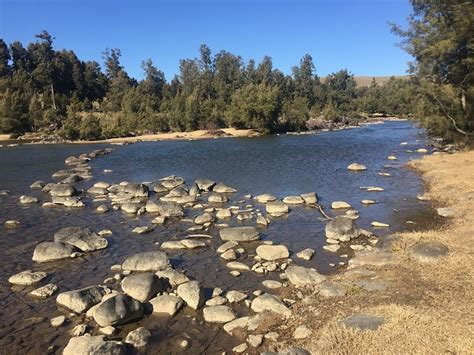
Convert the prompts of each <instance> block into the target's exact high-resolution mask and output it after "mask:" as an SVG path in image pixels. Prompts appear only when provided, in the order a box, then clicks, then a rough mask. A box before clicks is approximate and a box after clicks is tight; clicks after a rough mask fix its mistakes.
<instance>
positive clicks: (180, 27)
mask: <svg viewBox="0 0 474 355" xmlns="http://www.w3.org/2000/svg"><path fill="white" fill-rule="evenodd" d="M410 10H411V8H410V5H409V3H408V0H313V1H310V0H293V1H292V0H253V1H251V0H202V1H197V0H196V1H191V0H175V1H172V0H155V1H152V0H129V1H125V0H113V1H112V0H95V1H92V0H0V37H1V38H3V39H4V40H5V41H6V42H7V43H11V42H13V41H14V40H19V41H21V42H22V43H23V44H26V43H28V42H30V41H32V40H34V34H36V33H39V32H40V31H41V30H43V29H46V30H48V31H49V32H50V33H51V34H52V35H53V36H54V37H55V42H54V47H55V48H56V49H63V48H66V49H73V50H74V51H75V52H76V54H77V55H78V57H79V58H81V59H83V60H97V61H99V62H100V63H102V58H101V53H102V52H103V51H104V49H105V48H120V49H121V51H122V64H123V65H124V67H125V69H126V70H127V72H128V73H129V74H130V75H132V76H134V77H136V78H141V77H142V72H141V69H140V63H141V61H142V60H144V59H147V58H151V59H152V60H153V62H154V63H155V65H156V66H157V67H158V68H160V69H161V70H163V71H164V72H165V75H166V78H167V79H168V80H170V79H171V78H172V77H173V76H174V74H176V73H177V72H178V70H179V59H183V58H193V57H196V56H198V49H199V45H200V44H201V43H206V44H207V45H209V47H210V48H211V50H212V51H213V53H216V52H218V51H220V50H222V49H225V50H227V51H230V52H232V53H234V54H238V55H241V56H242V57H243V59H244V60H248V59H250V58H254V59H255V60H257V62H258V61H260V60H261V58H262V57H263V56H264V55H269V56H271V57H272V58H273V64H274V66H275V67H276V68H279V69H280V70H282V71H283V72H285V73H290V71H291V67H292V66H293V65H296V64H298V62H299V60H300V58H301V57H302V56H303V55H304V54H305V53H310V54H311V55H312V56H313V60H314V63H315V65H316V71H317V74H318V75H320V76H324V75H327V74H329V73H331V72H334V71H337V70H339V69H342V68H347V69H348V70H349V71H351V72H352V73H353V74H355V75H371V76H380V75H400V74H404V73H405V72H406V68H407V62H408V61H409V60H410V59H411V58H410V57H409V56H408V55H407V54H406V53H405V52H403V51H402V50H401V49H400V48H398V47H396V46H395V44H396V43H397V42H399V38H397V37H396V36H394V35H393V34H391V33H390V28H389V25H388V23H389V22H395V23H398V24H402V25H403V24H405V23H406V18H407V16H408V15H409V13H410Z"/></svg>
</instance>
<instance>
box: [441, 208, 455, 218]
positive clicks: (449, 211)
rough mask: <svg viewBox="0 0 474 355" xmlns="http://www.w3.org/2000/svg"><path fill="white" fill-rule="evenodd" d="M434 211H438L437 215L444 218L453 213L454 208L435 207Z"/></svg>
mask: <svg viewBox="0 0 474 355" xmlns="http://www.w3.org/2000/svg"><path fill="white" fill-rule="evenodd" d="M436 212H437V213H438V216H441V217H444V218H450V217H453V216H454V215H455V212H454V209H452V208H450V207H441V208H438V209H436Z"/></svg>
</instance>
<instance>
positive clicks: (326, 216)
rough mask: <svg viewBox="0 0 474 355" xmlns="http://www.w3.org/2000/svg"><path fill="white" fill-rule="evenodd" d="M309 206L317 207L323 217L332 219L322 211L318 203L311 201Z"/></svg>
mask: <svg viewBox="0 0 474 355" xmlns="http://www.w3.org/2000/svg"><path fill="white" fill-rule="evenodd" d="M309 206H310V207H313V208H317V209H318V210H319V212H320V213H321V215H322V216H323V217H324V218H326V219H328V220H332V219H333V218H332V217H329V216H328V215H327V213H326V212H324V210H323V207H322V206H321V205H320V204H319V203H312V204H310V205H309Z"/></svg>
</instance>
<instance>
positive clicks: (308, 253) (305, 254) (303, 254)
mask: <svg viewBox="0 0 474 355" xmlns="http://www.w3.org/2000/svg"><path fill="white" fill-rule="evenodd" d="M314 253H315V251H314V249H311V248H307V249H304V250H302V251H300V252H298V253H297V254H296V256H297V257H298V258H300V259H303V260H306V261H309V260H311V258H312V257H313V255H314Z"/></svg>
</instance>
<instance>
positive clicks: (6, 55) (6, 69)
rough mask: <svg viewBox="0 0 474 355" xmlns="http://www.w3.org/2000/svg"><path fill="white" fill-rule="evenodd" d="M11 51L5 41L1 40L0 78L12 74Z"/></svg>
mask: <svg viewBox="0 0 474 355" xmlns="http://www.w3.org/2000/svg"><path fill="white" fill-rule="evenodd" d="M9 61H10V51H9V50H8V46H7V44H6V43H5V41H4V40H3V39H1V38H0V78H1V77H4V76H7V75H8V74H10V65H9V63H8V62H9Z"/></svg>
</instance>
